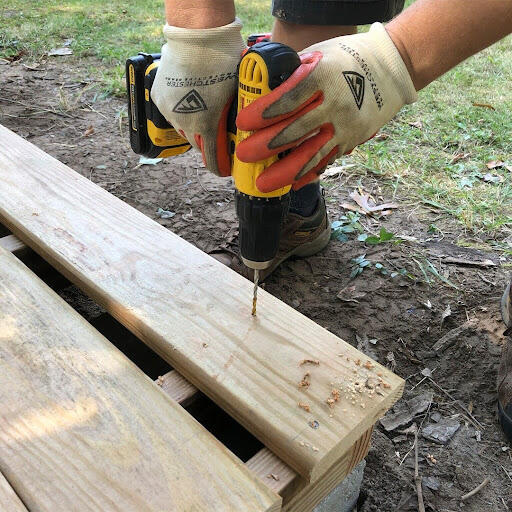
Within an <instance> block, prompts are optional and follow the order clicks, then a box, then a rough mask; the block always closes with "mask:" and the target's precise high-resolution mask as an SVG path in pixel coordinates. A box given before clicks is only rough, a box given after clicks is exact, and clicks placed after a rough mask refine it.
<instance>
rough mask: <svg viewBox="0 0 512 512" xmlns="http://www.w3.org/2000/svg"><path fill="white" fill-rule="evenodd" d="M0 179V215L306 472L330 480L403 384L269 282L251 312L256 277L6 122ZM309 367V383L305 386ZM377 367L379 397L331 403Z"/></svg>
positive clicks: (2, 131) (0, 139) (0, 147)
mask: <svg viewBox="0 0 512 512" xmlns="http://www.w3.org/2000/svg"><path fill="white" fill-rule="evenodd" d="M0 182H1V183H2V186H1V187H0V221H2V222H4V223H5V224H6V225H7V227H8V228H9V229H11V231H12V232H13V233H14V234H16V236H18V237H19V238H20V239H21V240H23V241H24V242H25V243H26V244H27V245H29V246H30V247H31V248H32V249H34V250H35V251H36V252H38V253H39V254H40V255H41V256H43V257H44V258H45V259H47V260H48V261H49V262H50V263H51V264H52V265H53V266H55V267H56V268H57V269H58V270H59V271H60V272H61V273H63V274H64V275H65V276H66V277H68V279H70V280H71V281H73V282H74V283H75V284H77V285H78V286H79V287H81V288H82V289H83V290H84V291H85V292H86V293H88V294H89V295H91V296H92V297H93V298H94V299H95V300H96V301H97V302H98V303H99V304H101V305H102V306H103V307H105V308H106V309H107V311H108V312H109V313H110V314H112V315H113V316H114V317H115V318H116V319H117V320H119V321H120V322H121V323H122V324H123V325H125V326H126V327H127V328H128V329H130V330H131V331H132V332H133V333H134V334H135V335H136V336H137V337H139V338H140V339H142V340H143V341H144V342H145V343H147V344H148V345H149V346H150V347H151V348H152V349H153V350H155V351H156V352H157V353H158V354H159V355H160V356H161V357H162V358H163V359H165V360H167V361H168V362H169V363H170V364H171V366H173V367H174V368H176V369H177V370H178V371H179V372H180V373H181V374H182V375H183V376H184V377H185V378H186V379H187V380H189V381H190V382H191V383H192V384H194V385H196V386H197V387H198V388H199V389H200V390H201V391H202V392H203V393H205V394H207V395H208V396H209V397H210V398H212V399H213V401H214V402H216V403H217V404H218V405H219V406H221V407H222V408H224V409H225V410H226V411H227V412H228V413H229V414H231V416H233V417H234V418H235V419H236V420H237V421H239V422H240V423H242V425H244V426H245V427H246V428H247V429H248V430H249V431H250V432H252V434H253V435H255V436H256V437H257V438H258V439H260V440H261V441H262V442H263V444H264V445H265V446H267V447H268V448H269V449H270V450H271V451H272V452H274V453H275V454H276V455H278V456H279V457H280V458H281V459H283V461H285V462H286V463H287V464H288V465H290V466H291V467H292V468H293V469H294V470H296V471H297V472H299V473H300V474H301V475H302V476H304V477H305V478H306V479H308V480H315V479H317V478H319V477H321V476H322V475H323V474H324V473H325V471H326V470H327V469H328V468H329V467H331V466H332V464H334V462H336V461H337V460H339V459H340V457H341V456H342V455H343V454H344V453H345V452H346V451H347V450H348V449H350V447H351V446H352V445H353V444H354V442H355V441H356V440H357V438H358V437H359V435H360V432H364V431H366V430H367V429H368V428H369V427H370V426H371V424H372V422H374V421H375V419H376V417H375V415H376V412H379V413H380V412H382V411H383V410H385V409H386V408H389V407H390V406H391V405H392V403H393V400H394V399H395V398H396V396H397V393H396V391H397V390H398V391H400V390H401V389H402V387H403V380H402V379H400V378H398V377H397V376H395V375H393V374H392V373H391V372H389V371H388V370H387V369H385V368H384V367H382V366H380V365H378V364H376V363H372V362H368V368H367V369H365V367H364V366H363V364H364V363H365V362H366V361H368V358H365V357H364V356H363V355H362V354H361V353H360V352H358V351H357V350H356V349H355V348H353V347H351V346H350V345H349V344H347V343H346V342H344V341H342V340H340V339H339V338H338V337H336V336H335V335H334V334H332V333H330V332H328V331H327V330H325V329H323V328H321V327H320V326H318V325H316V324H315V323H314V322H312V321H311V320H309V319H307V318H305V317H304V316H303V315H301V314H300V313H298V312H297V311H295V310H293V309H292V308H291V307H289V306H287V305H285V304H283V303H282V302H280V301H279V300H277V299H276V298H275V297H272V296H271V295H270V294H268V293H266V292H265V291H264V290H261V291H260V294H259V300H258V316H257V317H256V318H253V317H251V314H250V312H251V311H250V310H251V307H250V302H251V296H252V285H251V283H250V282H249V281H247V280H246V279H244V278H243V277H241V276H239V275H238V274H236V273H235V272H233V271H232V270H230V269H229V268H226V267H225V266H224V265H222V264H221V263H219V262H217V261H216V260H215V259H213V258H211V257H210V256H208V255H206V254H204V253H202V252H201V251H200V250H198V249H196V248H194V247H193V246H192V245H191V244H189V243H187V242H185V241H184V240H182V239H181V238H180V237H178V236H176V235H175V234H173V233H171V232H170V231H169V230H167V229H165V228H164V227H163V226H160V225H159V224H158V223H156V222H154V221H152V220H151V219H149V218H148V217H146V216H145V215H143V214H142V213H140V212H138V211H137V210H135V209H133V208H131V207H130V206H129V205H127V204H125V203H123V202H122V201H121V200H119V199H117V198H115V197H114V196H112V195H111V194H109V193H108V192H106V191H105V190H103V189H101V188H100V187H98V186H96V185H95V184H93V183H92V182H90V181H89V180H87V179H86V178H84V177H82V176H80V175H78V174H77V173H75V172H73V171H72V170H71V169H69V168H68V167H67V166H65V165H64V164H62V163H60V162H58V161H57V160H55V159H54V158H52V157H50V156H49V155H47V154H46V153H44V152H43V151H41V150H39V149H37V148H36V147H34V146H33V145H32V144H30V143H28V142H26V141H24V140H23V139H21V138H20V137H18V136H17V135H15V134H13V133H12V132H10V131H9V130H7V129H6V128H3V127H2V128H0ZM338 354H342V356H343V357H339V356H338ZM303 359H312V360H319V361H320V364H319V366H307V365H306V366H299V362H300V361H301V360H303ZM358 360H359V363H360V364H359V365H356V364H355V362H356V361H358ZM306 371H310V372H311V386H310V387H309V388H307V389H306V388H302V389H299V388H298V383H299V382H300V381H301V379H302V377H303V376H304V374H305V372H306ZM376 372H378V373H381V374H382V378H383V380H384V383H385V385H386V386H387V387H386V388H382V389H381V392H382V395H379V394H376V393H375V394H374V395H373V396H372V397H371V398H370V397H368V396H367V394H362V395H361V397H358V400H356V401H355V403H354V404H352V400H350V398H349V399H346V398H345V395H347V396H348V395H350V393H348V392H347V393H345V392H343V393H342V394H341V398H340V400H339V403H336V404H335V407H334V408H333V409H332V410H331V409H330V408H329V407H328V406H327V405H326V399H328V397H329V396H330V394H331V390H332V385H331V383H335V384H336V385H339V386H340V387H344V386H348V385H349V384H350V380H352V381H362V382H363V384H364V381H365V380H366V379H367V378H368V377H369V376H370V377H371V376H374V374H375V373H376ZM398 394H399V393H398ZM298 402H304V403H307V404H308V405H309V408H310V412H307V411H306V410H304V409H302V408H300V407H298V405H297V404H298ZM312 421H317V422H318V424H319V428H312V427H311V426H310V422H312ZM314 424H315V425H316V423H314Z"/></svg>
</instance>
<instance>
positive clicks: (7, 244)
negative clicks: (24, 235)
mask: <svg viewBox="0 0 512 512" xmlns="http://www.w3.org/2000/svg"><path fill="white" fill-rule="evenodd" d="M0 247H2V248H4V249H5V250H6V251H9V252H12V253H13V254H16V256H18V255H19V254H21V253H23V252H26V251H28V250H30V249H29V248H28V247H27V246H26V245H25V244H24V243H23V242H22V241H21V240H20V239H19V238H17V237H15V236H14V235H6V236H3V237H1V238H0Z"/></svg>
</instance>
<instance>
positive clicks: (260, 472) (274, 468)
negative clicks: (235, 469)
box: [245, 448, 300, 502]
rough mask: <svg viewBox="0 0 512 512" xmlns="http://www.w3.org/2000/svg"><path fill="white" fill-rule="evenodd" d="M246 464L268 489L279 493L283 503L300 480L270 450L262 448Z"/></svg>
mask: <svg viewBox="0 0 512 512" xmlns="http://www.w3.org/2000/svg"><path fill="white" fill-rule="evenodd" d="M245 464H246V466H247V467H248V468H249V469H250V470H251V471H252V472H253V473H254V474H255V475H257V476H258V477H259V478H260V479H261V480H262V481H263V482H264V483H265V484H266V485H267V486H268V487H270V488H271V489H272V490H273V491H275V492H277V493H278V494H279V495H280V496H281V497H282V498H283V502H284V501H285V500H286V499H287V498H289V497H291V496H292V494H293V492H294V490H295V488H296V483H297V482H298V481H299V480H300V477H299V475H297V473H295V471H293V469H292V468H290V466H287V465H286V464H285V463H284V462H283V461H282V460H281V459H280V458H279V457H277V456H276V455H274V454H273V453H272V452H271V451H270V450H269V449H268V448H262V449H261V450H260V451H259V452H258V453H256V454H255V455H254V456H253V457H251V458H250V459H249V460H248V461H247V462H246V463H245Z"/></svg>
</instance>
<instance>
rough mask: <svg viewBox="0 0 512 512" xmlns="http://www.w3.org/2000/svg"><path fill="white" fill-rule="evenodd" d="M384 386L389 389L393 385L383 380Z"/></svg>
mask: <svg viewBox="0 0 512 512" xmlns="http://www.w3.org/2000/svg"><path fill="white" fill-rule="evenodd" d="M382 387H383V388H386V389H389V388H390V387H391V384H388V383H387V382H383V383H382Z"/></svg>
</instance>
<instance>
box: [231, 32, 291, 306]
mask: <svg viewBox="0 0 512 512" xmlns="http://www.w3.org/2000/svg"><path fill="white" fill-rule="evenodd" d="M299 65H300V58H299V56H298V55H297V53H296V52H295V50H293V49H292V48H290V47H289V46H285V45H283V44H279V43H272V42H261V43H257V44H255V45H254V46H252V47H251V48H250V49H249V50H248V51H247V52H246V53H245V55H244V56H243V58H242V60H241V62H240V65H239V66H238V105H237V112H240V110H242V109H243V108H244V107H246V106H247V105H249V104H250V103H252V102H253V101H255V100H257V99H258V98H260V97H262V96H264V95H266V94H268V93H270V92H271V91H272V90H273V89H275V88H276V87H277V86H278V85H280V84H281V83H283V82H284V81H285V80H286V79H287V78H288V77H289V76H290V75H291V74H292V73H293V72H294V71H295V70H296V69H297V68H298V67H299ZM249 135H250V132H245V131H242V130H237V132H236V139H235V144H239V143H240V142H241V141H243V140H244V139H246V138H247V137H248V136H249ZM277 159H278V156H273V157H270V158H267V159H266V160H262V161H260V162H257V163H245V162H242V161H240V160H239V159H238V157H237V156H236V154H235V155H234V157H233V166H232V170H231V174H232V176H233V179H234V181H235V188H236V213H237V216H238V222H239V226H240V229H239V244H240V256H241V258H242V261H243V262H244V264H245V265H246V266H247V267H249V268H251V269H253V270H254V294H253V306H252V314H253V316H254V315H255V314H256V301H257V293H258V281H259V272H260V270H264V269H266V268H268V267H269V266H270V265H271V263H272V260H273V259H274V257H275V256H276V254H277V251H278V249H279V240H280V234H281V225H282V223H283V220H284V218H285V217H286V215H287V214H288V208H289V205H290V195H289V192H290V188H291V187H290V186H287V187H283V188H280V189H278V190H274V191H272V192H267V193H264V192H261V191H260V190H259V189H258V187H256V179H257V178H258V176H259V175H260V174H261V173H262V172H263V171H264V170H265V168H266V167H268V166H269V165H271V164H272V163H274V162H275V161H276V160H277Z"/></svg>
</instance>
